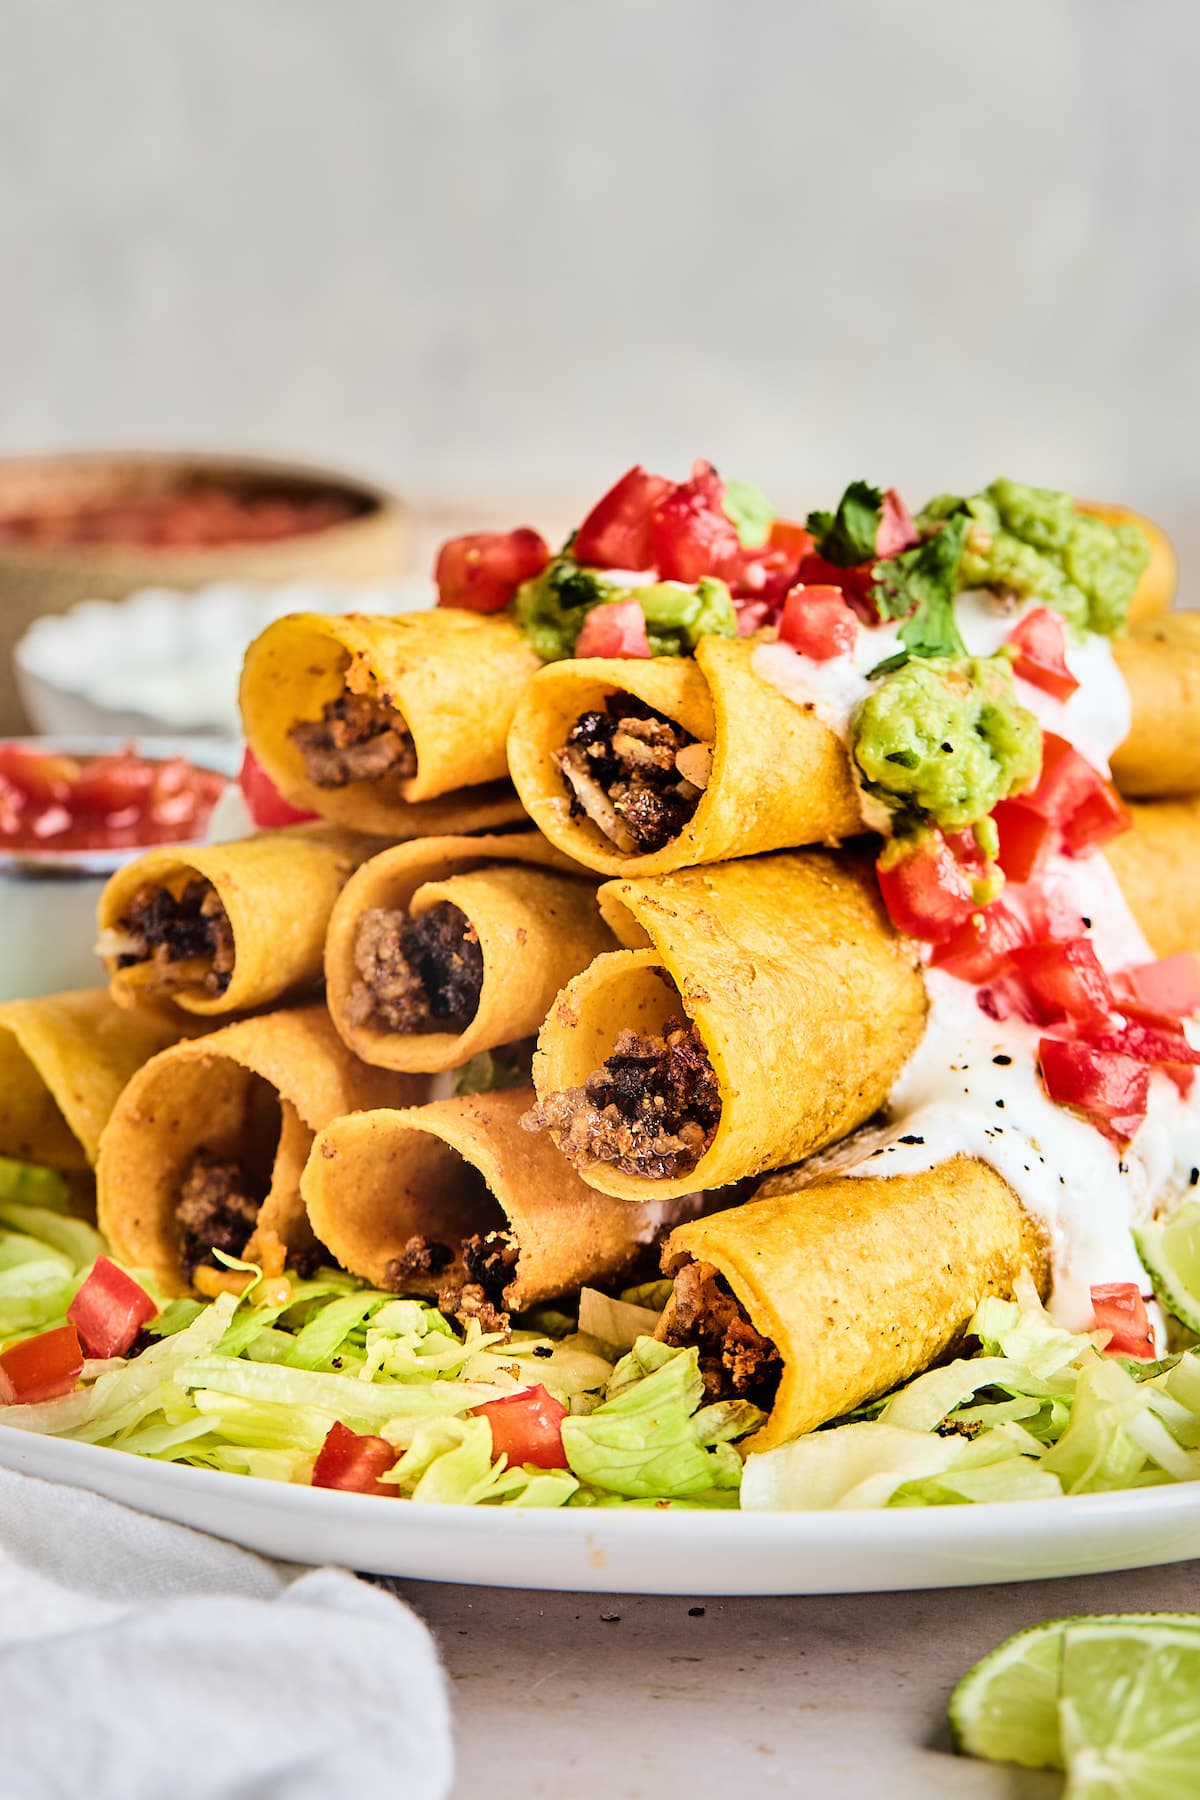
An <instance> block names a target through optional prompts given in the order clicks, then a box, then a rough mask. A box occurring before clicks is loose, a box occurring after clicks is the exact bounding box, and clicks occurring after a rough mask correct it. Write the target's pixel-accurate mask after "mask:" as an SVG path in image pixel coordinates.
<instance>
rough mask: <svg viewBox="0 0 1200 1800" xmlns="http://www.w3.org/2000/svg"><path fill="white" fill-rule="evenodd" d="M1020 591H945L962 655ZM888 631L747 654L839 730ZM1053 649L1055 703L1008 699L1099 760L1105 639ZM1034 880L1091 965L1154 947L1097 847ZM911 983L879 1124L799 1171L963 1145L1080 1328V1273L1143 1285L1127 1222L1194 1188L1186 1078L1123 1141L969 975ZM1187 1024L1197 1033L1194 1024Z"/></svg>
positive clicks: (885, 1162) (1059, 1307)
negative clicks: (904, 1055)
mask: <svg viewBox="0 0 1200 1800" xmlns="http://www.w3.org/2000/svg"><path fill="white" fill-rule="evenodd" d="M1034 605H1036V602H1033V603H1031V604H1030V605H1028V606H1026V607H1024V608H1022V609H1021V610H1020V611H1013V610H1010V609H1006V608H1005V607H1003V606H1002V605H1001V604H1000V603H999V602H997V600H996V598H995V596H993V595H991V594H988V593H966V594H959V595H957V596H956V598H955V616H956V618H957V620H958V625H959V629H960V631H961V633H962V636H963V639H964V641H965V642H966V645H967V648H968V650H969V651H970V653H971V654H972V655H975V656H990V655H992V654H994V653H995V651H996V650H998V649H999V647H1000V645H1001V644H1002V643H1003V642H1004V641H1005V639H1006V638H1007V637H1008V635H1009V633H1010V632H1011V630H1012V628H1013V626H1014V625H1015V624H1016V623H1017V621H1018V619H1019V618H1020V617H1022V616H1023V613H1024V612H1028V611H1031V610H1033V606H1034ZM898 632H899V625H898V624H889V625H880V626H877V627H873V628H863V629H860V631H859V634H858V641H857V644H856V646H855V650H854V652H853V653H852V654H850V655H847V656H839V657H833V658H830V660H829V661H827V662H816V661H814V660H813V659H812V658H811V657H807V656H802V655H800V654H798V653H797V652H796V651H794V650H792V649H791V647H790V646H789V645H787V644H785V643H782V642H780V643H775V644H761V645H759V646H758V648H757V649H756V650H755V652H754V657H753V667H754V670H755V673H756V674H757V675H758V676H759V677H760V679H762V680H764V681H767V682H770V683H771V685H772V686H774V687H777V688H779V689H780V691H781V692H783V693H785V694H787V695H788V697H789V698H790V699H792V700H794V701H796V703H797V704H798V705H802V706H812V707H813V708H814V710H815V711H816V713H817V716H818V717H819V718H822V719H823V720H824V721H825V723H826V724H828V725H829V726H830V727H831V729H833V730H835V731H836V732H837V733H838V735H839V736H840V737H841V738H842V739H843V740H844V741H848V739H849V734H850V725H851V720H852V717H853V713H854V710H855V708H856V707H857V706H858V705H859V703H860V702H861V701H862V700H863V699H864V698H865V696H866V695H867V693H868V692H869V691H870V684H869V682H868V681H867V673H868V671H869V670H870V669H873V668H874V667H875V665H876V664H877V663H879V662H882V661H883V660H884V658H885V657H888V656H890V655H891V654H892V653H893V651H894V650H895V649H896V647H897V637H898ZM1067 662H1068V665H1069V667H1070V669H1071V671H1072V673H1073V674H1074V675H1075V676H1076V678H1077V680H1078V681H1079V683H1080V685H1079V688H1078V689H1077V690H1076V692H1075V693H1074V694H1073V695H1072V696H1071V698H1070V699H1069V700H1068V701H1066V702H1063V701H1060V700H1056V699H1054V698H1053V696H1052V695H1050V694H1047V693H1045V692H1044V691H1043V690H1042V689H1040V688H1037V687H1034V686H1032V685H1031V684H1030V683H1029V682H1026V681H1022V680H1020V679H1018V680H1017V684H1016V685H1017V689H1018V692H1019V695H1020V698H1021V701H1022V703H1023V704H1024V705H1026V706H1027V707H1028V708H1029V709H1030V711H1031V712H1033V713H1035V714H1036V715H1037V717H1038V720H1039V722H1040V723H1041V725H1042V727H1043V729H1044V730H1047V731H1053V732H1056V733H1057V734H1058V735H1059V736H1060V737H1064V738H1067V739H1069V740H1070V741H1071V742H1072V743H1073V744H1074V745H1075V746H1076V748H1077V749H1078V750H1080V751H1081V752H1082V753H1083V755H1084V756H1086V757H1087V758H1088V760H1089V761H1090V762H1092V763H1093V764H1095V765H1096V767H1098V768H1100V769H1103V770H1105V771H1107V768H1108V762H1109V758H1110V757H1111V756H1112V753H1113V751H1114V750H1115V749H1116V748H1117V746H1118V745H1119V744H1120V743H1122V742H1123V741H1124V739H1125V738H1126V737H1127V736H1128V733H1129V727H1130V704H1129V694H1128V691H1127V689H1126V687H1125V683H1124V681H1123V679H1122V677H1121V674H1120V672H1119V670H1118V669H1117V666H1116V663H1115V662H1114V660H1113V655H1112V650H1111V647H1110V645H1109V641H1108V639H1107V638H1104V637H1100V636H1098V635H1096V634H1093V633H1088V634H1087V635H1086V637H1084V638H1083V639H1082V640H1081V641H1079V640H1076V641H1073V642H1071V643H1069V645H1068V651H1067ZM1044 885H1045V886H1046V888H1047V889H1048V890H1054V894H1055V898H1056V899H1058V900H1060V901H1061V903H1062V908H1063V911H1064V913H1065V912H1067V911H1068V909H1069V911H1070V912H1074V913H1076V914H1078V915H1079V917H1080V918H1082V919H1083V920H1086V921H1088V922H1089V926H1088V935H1089V936H1090V937H1091V939H1092V941H1093V943H1094V944H1095V947H1096V954H1097V955H1098V957H1099V958H1100V961H1101V963H1103V965H1104V966H1105V968H1106V969H1108V970H1110V971H1113V970H1117V969H1121V968H1126V967H1128V966H1129V965H1131V964H1136V963H1144V962H1150V961H1152V960H1153V951H1152V950H1151V949H1150V946H1149V945H1148V944H1147V942H1146V940H1145V938H1144V937H1143V935H1142V932H1141V930H1140V928H1139V927H1138V924H1137V921H1136V920H1135V918H1134V917H1133V914H1132V912H1131V911H1130V909H1129V906H1128V904H1127V903H1126V900H1125V896H1124V895H1123V894H1122V892H1121V889H1120V886H1119V884H1118V882H1117V879H1116V876H1115V875H1114V874H1113V872H1112V870H1111V869H1110V867H1109V865H1108V863H1107V861H1106V860H1105V858H1104V856H1103V854H1095V855H1092V856H1088V857H1082V858H1070V857H1065V856H1059V857H1056V858H1054V860H1053V861H1052V862H1051V864H1050V865H1049V867H1048V869H1047V872H1046V876H1045V882H1044ZM925 986H926V991H927V993H928V996H929V1017H928V1021H927V1023H926V1027H925V1034H924V1036H923V1038H922V1039H921V1042H920V1043H919V1044H918V1046H917V1048H916V1050H915V1051H914V1053H913V1055H912V1057H911V1058H910V1059H909V1061H908V1063H907V1065H906V1066H905V1068H904V1070H903V1071H902V1073H901V1075H900V1078H899V1080H898V1081H897V1083H896V1086H895V1087H894V1089H893V1090H892V1093H891V1095H890V1098H889V1106H888V1111H889V1115H890V1116H889V1119H888V1122H887V1124H885V1125H883V1126H881V1127H878V1128H868V1129H867V1130H865V1131H861V1132H858V1133H856V1134H855V1136H854V1137H853V1138H851V1139H848V1140H847V1141H846V1142H845V1143H843V1144H839V1145H837V1146H836V1147H835V1148H834V1149H833V1150H831V1151H827V1152H825V1153H824V1154H823V1155H821V1156H819V1157H815V1158H813V1159H811V1161H810V1162H809V1163H808V1164H806V1166H805V1173H806V1174H807V1175H810V1176H812V1177H813V1178H814V1179H815V1178H816V1177H817V1176H818V1175H823V1174H830V1173H834V1172H836V1173H838V1174H842V1175H915V1174H919V1173H921V1172H922V1171H924V1170H926V1169H931V1168H933V1167H935V1166H936V1165H937V1164H939V1163H943V1162H947V1161H949V1160H950V1159H951V1158H952V1157H955V1156H974V1157H977V1158H978V1159H979V1160H980V1161H981V1162H985V1163H987V1164H989V1165H990V1167H991V1168H993V1169H995V1171H996V1172H997V1174H998V1175H1000V1176H1002V1177H1003V1179H1004V1180H1005V1181H1007V1183H1008V1185H1009V1186H1010V1187H1011V1188H1012V1190H1013V1192H1014V1193H1015V1194H1016V1195H1017V1197H1018V1198H1019V1199H1020V1201H1021V1203H1022V1205H1023V1206H1024V1207H1025V1208H1026V1210H1027V1211H1028V1212H1029V1213H1030V1214H1032V1216H1033V1217H1034V1218H1036V1219H1038V1220H1039V1221H1040V1222H1041V1223H1042V1224H1043V1225H1044V1227H1045V1228H1046V1231H1047V1233H1048V1235H1049V1240H1050V1251H1051V1259H1052V1267H1053V1281H1054V1285H1053V1289H1052V1292H1051V1296H1050V1301H1049V1310H1050V1312H1051V1314H1052V1315H1053V1316H1054V1318H1055V1319H1056V1320H1058V1322H1059V1323H1060V1324H1063V1325H1065V1326H1067V1327H1068V1328H1070V1329H1072V1330H1084V1329H1087V1328H1088V1327H1089V1326H1090V1325H1091V1322H1092V1303H1091V1294H1090V1289H1091V1287H1092V1286H1093V1285H1094V1284H1098V1283H1101V1282H1112V1281H1132V1282H1136V1283H1137V1284H1138V1286H1139V1287H1140V1288H1142V1289H1143V1290H1145V1289H1147V1288H1148V1285H1149V1284H1148V1282H1147V1279H1146V1276H1145V1272H1144V1270H1143V1268H1142V1265H1141V1262H1140V1260H1139V1258H1138V1254H1137V1250H1136V1247H1135V1245H1134V1241H1133V1231H1134V1228H1135V1227H1136V1226H1138V1225H1140V1224H1142V1223H1144V1222H1145V1221H1147V1220H1148V1219H1150V1218H1151V1217H1152V1216H1153V1215H1154V1214H1155V1212H1157V1211H1159V1210H1161V1209H1162V1208H1164V1207H1169V1206H1170V1205H1172V1204H1174V1203H1175V1202H1176V1201H1177V1200H1178V1199H1179V1198H1181V1197H1182V1196H1183V1195H1185V1194H1186V1193H1188V1192H1189V1191H1190V1190H1192V1189H1198V1184H1200V1099H1198V1098H1197V1096H1196V1091H1195V1089H1194V1090H1193V1093H1192V1095H1190V1096H1189V1097H1187V1098H1186V1099H1185V1098H1184V1097H1183V1096H1182V1095H1181V1094H1180V1093H1179V1090H1178V1088H1177V1087H1176V1086H1175V1084H1174V1083H1173V1082H1172V1081H1171V1080H1170V1078H1169V1077H1168V1076H1167V1075H1165V1074H1164V1073H1163V1072H1162V1071H1161V1070H1158V1069H1155V1070H1153V1071H1152V1073H1151V1078H1150V1097H1149V1105H1148V1109H1147V1115H1146V1120H1145V1123H1144V1124H1143V1125H1142V1127H1141V1129H1140V1130H1139V1131H1138V1133H1137V1135H1136V1137H1135V1138H1134V1140H1133V1142H1132V1143H1131V1144H1130V1145H1129V1146H1128V1147H1127V1148H1126V1149H1125V1150H1124V1151H1123V1152H1122V1151H1121V1150H1119V1149H1118V1148H1117V1146H1116V1145H1115V1144H1113V1143H1111V1142H1110V1141H1109V1139H1108V1138H1106V1137H1105V1136H1104V1135H1103V1133H1102V1132H1100V1131H1098V1130H1097V1129H1096V1127H1095V1126H1094V1125H1090V1124H1089V1123H1088V1122H1087V1121H1086V1120H1085V1119H1083V1118H1080V1117H1079V1116H1078V1115H1077V1114H1076V1113H1074V1112H1071V1111H1070V1110H1068V1108H1066V1107H1064V1106H1059V1105H1058V1104H1057V1103H1056V1102H1055V1101H1053V1100H1051V1099H1050V1097H1049V1096H1048V1095H1047V1093H1046V1091H1045V1089H1044V1087H1043V1086H1042V1082H1041V1077H1040V1075H1039V1073H1038V1065H1037V1046H1038V1040H1039V1038H1041V1037H1042V1036H1044V1034H1045V1033H1044V1028H1043V1027H1042V1026H1039V1025H1034V1024H1030V1023H1028V1022H1027V1021H1026V1020H1024V1019H1020V1018H1010V1019H1002V1020H996V1019H991V1018H989V1017H988V1016H987V1014H985V1013H984V1012H983V1011H982V1009H981V1008H980V1006H979V1004H978V993H979V989H978V988H976V987H974V986H973V985H972V984H971V983H969V982H966V981H960V980H959V979H958V978H957V977H956V976H953V975H947V974H945V973H944V972H943V971H942V970H940V969H926V971H925ZM1187 1032H1188V1036H1189V1038H1191V1039H1192V1040H1193V1041H1194V1042H1200V1032H1198V1030H1197V1028H1196V1027H1195V1026H1193V1025H1189V1026H1188V1027H1187ZM1198 1085H1200V1084H1198ZM1198 1191H1200V1189H1198Z"/></svg>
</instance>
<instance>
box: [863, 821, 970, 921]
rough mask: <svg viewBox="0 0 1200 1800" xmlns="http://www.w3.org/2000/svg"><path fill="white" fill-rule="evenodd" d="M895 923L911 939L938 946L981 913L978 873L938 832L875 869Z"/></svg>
mask: <svg viewBox="0 0 1200 1800" xmlns="http://www.w3.org/2000/svg"><path fill="white" fill-rule="evenodd" d="M875 872H876V874H877V875H878V877H879V888H880V892H881V893H882V895H883V902H884V905H885V906H886V907H887V909H888V913H889V915H890V917H891V921H892V924H893V925H894V926H895V927H896V930H897V931H902V932H904V933H905V935H906V936H907V937H915V938H925V939H927V940H928V941H929V942H931V943H934V944H938V943H942V942H943V941H944V940H945V939H946V938H948V937H949V936H950V935H951V933H952V932H954V931H955V930H957V928H958V927H959V926H960V925H962V924H963V923H964V921H965V920H966V919H968V918H969V917H970V915H971V914H972V913H973V912H975V911H976V910H977V902H976V900H975V881H974V874H973V871H972V869H971V867H970V866H966V867H964V865H963V864H962V863H961V862H960V861H959V860H958V858H957V857H956V856H955V854H954V850H953V848H952V847H951V845H950V844H948V843H947V841H946V839H945V837H944V836H943V834H942V833H941V832H940V831H939V830H937V829H936V828H935V829H934V830H932V831H929V832H927V833H926V834H925V836H924V837H922V838H921V839H920V841H919V842H918V843H917V845H916V846H915V848H913V849H912V850H909V851H907V852H906V853H905V854H904V855H903V856H901V857H899V858H898V859H897V860H895V861H892V860H891V859H890V858H888V857H886V856H884V857H880V859H879V861H878V862H877V863H876V865H875Z"/></svg>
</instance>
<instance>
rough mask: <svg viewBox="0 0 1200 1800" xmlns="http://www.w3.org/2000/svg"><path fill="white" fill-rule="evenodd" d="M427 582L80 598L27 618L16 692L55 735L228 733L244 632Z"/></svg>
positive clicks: (39, 724) (429, 589) (17, 655)
mask: <svg viewBox="0 0 1200 1800" xmlns="http://www.w3.org/2000/svg"><path fill="white" fill-rule="evenodd" d="M433 600H434V590H433V585H432V583H431V582H428V581H402V582H393V583H388V584H381V585H378V586H371V587H354V588H349V587H334V586H332V585H328V586H327V585H324V584H316V583H311V582H289V583H287V584H286V585H284V586H281V587H270V588H262V587H252V586H249V585H247V584H245V583H242V582H233V581H222V582H215V583H213V585H212V586H211V587H203V588H197V589H195V590H194V591H192V592H190V593H189V592H185V591H183V590H182V589H179V588H164V587H154V588H142V589H140V590H139V592H137V593H136V594H130V595H129V596H128V597H127V598H126V599H124V600H81V601H80V602H79V603H78V604H77V605H76V606H73V607H72V608H71V609H70V611H69V612H66V613H59V614H47V615H46V616H45V617H43V618H40V619H36V620H35V621H34V623H33V624H32V625H31V626H30V628H29V630H28V631H27V632H26V633H25V635H24V637H23V638H22V639H21V640H20V642H19V643H18V645H17V647H16V650H15V652H14V666H15V671H16V677H17V685H18V688H19V690H20V694H21V700H22V703H23V705H24V707H25V710H26V712H27V713H28V715H29V718H30V720H31V721H32V723H33V726H34V729H35V730H36V731H39V732H50V733H54V734H57V735H60V736H70V737H77V736H94V735H96V734H98V733H103V734H106V735H113V736H123V735H126V736H127V735H134V736H136V735H138V734H139V733H146V732H164V733H171V732H186V733H191V734H197V733H200V734H206V735H207V734H212V735H213V736H217V737H230V738H234V737H237V736H238V735H239V725H238V711H237V687H238V674H239V671H240V669H241V664H242V655H243V652H244V651H245V649H246V646H247V644H249V643H250V641H251V639H252V638H254V637H257V635H258V633H259V632H260V631H262V630H263V629H264V628H265V627H266V626H267V625H269V624H270V623H271V621H272V619H278V618H280V617H282V615H283V614H284V613H290V612H383V613H395V612H413V611H416V610H417V609H418V608H420V607H425V606H430V605H432V604H433Z"/></svg>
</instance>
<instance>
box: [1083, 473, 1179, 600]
mask: <svg viewBox="0 0 1200 1800" xmlns="http://www.w3.org/2000/svg"><path fill="white" fill-rule="evenodd" d="M1076 505H1077V506H1078V508H1079V511H1080V512H1085V513H1091V514H1092V516H1093V517H1094V518H1097V519H1103V520H1104V521H1105V522H1106V523H1107V524H1109V525H1136V526H1137V528H1138V530H1139V531H1140V532H1141V534H1142V536H1143V537H1144V538H1145V540H1146V542H1147V543H1148V544H1149V546H1150V561H1149V562H1148V563H1147V564H1146V567H1145V568H1144V569H1143V570H1142V573H1141V578H1140V580H1139V581H1138V584H1137V588H1136V590H1135V592H1134V596H1133V599H1132V601H1131V602H1130V607H1129V623H1130V624H1131V625H1136V624H1137V623H1138V622H1139V621H1140V620H1142V619H1151V618H1153V617H1154V616H1155V614H1156V613H1163V612H1166V610H1167V608H1168V607H1169V606H1170V604H1171V602H1172V601H1173V600H1174V598H1175V590H1176V588H1177V587H1178V585H1179V562H1178V558H1177V557H1176V555H1175V550H1174V546H1173V545H1172V543H1171V540H1170V538H1169V537H1168V536H1167V534H1166V532H1165V531H1164V530H1163V529H1162V527H1161V526H1159V525H1156V524H1155V523H1154V520H1153V519H1148V518H1147V517H1146V515H1145V513H1137V512H1133V511H1132V510H1131V508H1129V507H1128V506H1113V505H1111V504H1109V503H1107V502H1105V501H1101V500H1078V501H1076Z"/></svg>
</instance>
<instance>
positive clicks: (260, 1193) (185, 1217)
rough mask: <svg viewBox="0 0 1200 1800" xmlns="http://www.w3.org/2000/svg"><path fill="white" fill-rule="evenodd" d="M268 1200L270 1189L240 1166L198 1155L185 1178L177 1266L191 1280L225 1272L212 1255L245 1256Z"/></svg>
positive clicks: (204, 1153)
mask: <svg viewBox="0 0 1200 1800" xmlns="http://www.w3.org/2000/svg"><path fill="white" fill-rule="evenodd" d="M266 1194H267V1183H266V1182H265V1181H260V1180H258V1179H257V1178H256V1177H255V1176H254V1175H252V1174H251V1173H250V1171H249V1170H248V1169H246V1168H244V1167H243V1165H242V1164H241V1163H239V1162H235V1161H234V1160H233V1159H232V1158H229V1157H221V1156H213V1155H212V1154H210V1152H209V1151H207V1150H199V1151H197V1153H196V1155H195V1156H194V1157H193V1158H192V1160H191V1162H190V1163H189V1164H188V1167H187V1169H186V1171H185V1172H184V1177H183V1183H182V1186H181V1187H180V1190H179V1204H178V1206H177V1207H176V1208H175V1217H176V1218H177V1219H178V1221H179V1227H180V1232H181V1234H182V1235H181V1240H180V1246H179V1264H180V1267H181V1269H182V1270H183V1273H184V1276H185V1277H186V1278H187V1279H189V1280H190V1278H191V1274H192V1270H193V1269H195V1268H201V1267H203V1268H212V1269H219V1268H220V1267H221V1264H220V1263H219V1262H218V1261H217V1259H216V1257H215V1256H214V1255H213V1251H214V1250H223V1251H224V1252H225V1254H226V1256H240V1255H241V1254H242V1251H243V1250H244V1249H245V1247H246V1240H247V1239H248V1238H249V1237H250V1235H251V1233H252V1232H253V1230H254V1227H255V1225H256V1224H257V1223H258V1213H259V1208H260V1207H261V1206H262V1203H263V1201H264V1200H265V1199H266Z"/></svg>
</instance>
